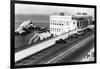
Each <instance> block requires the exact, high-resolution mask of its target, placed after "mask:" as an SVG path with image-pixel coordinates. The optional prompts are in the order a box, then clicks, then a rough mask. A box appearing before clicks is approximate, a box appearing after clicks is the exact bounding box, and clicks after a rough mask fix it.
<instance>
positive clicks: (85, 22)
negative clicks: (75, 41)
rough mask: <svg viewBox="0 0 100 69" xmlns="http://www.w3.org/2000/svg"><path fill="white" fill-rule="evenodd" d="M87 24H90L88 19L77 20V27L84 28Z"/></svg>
mask: <svg viewBox="0 0 100 69" xmlns="http://www.w3.org/2000/svg"><path fill="white" fill-rule="evenodd" d="M87 25H88V21H83V22H81V21H80V22H77V27H78V28H84V27H87Z"/></svg>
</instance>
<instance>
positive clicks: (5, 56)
mask: <svg viewBox="0 0 100 69" xmlns="http://www.w3.org/2000/svg"><path fill="white" fill-rule="evenodd" d="M33 1H42V2H57V3H73V4H88V5H97V13H98V15H97V23H98V24H97V29H98V30H97V35H98V38H97V40H98V41H97V52H98V53H97V56H98V58H97V64H84V65H68V66H53V67H41V68H40V67H38V68H29V69H99V68H100V66H99V65H100V43H99V42H100V27H99V26H100V0H33ZM0 24H1V25H0V31H1V33H0V47H1V48H0V69H10V68H9V65H10V0H1V1H0ZM26 69H28V68H26Z"/></svg>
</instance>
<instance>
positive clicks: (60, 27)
mask: <svg viewBox="0 0 100 69" xmlns="http://www.w3.org/2000/svg"><path fill="white" fill-rule="evenodd" d="M89 23H90V18H89V17H87V16H86V13H84V14H83V15H81V14H80V13H78V15H76V16H75V15H70V14H67V13H65V12H57V13H56V12H55V13H53V14H52V15H50V33H52V34H53V35H55V36H56V35H60V34H63V33H66V32H70V34H69V35H71V34H74V33H77V30H78V29H82V28H83V27H86V26H87V24H89Z"/></svg>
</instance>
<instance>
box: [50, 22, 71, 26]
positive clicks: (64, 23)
mask: <svg viewBox="0 0 100 69" xmlns="http://www.w3.org/2000/svg"><path fill="white" fill-rule="evenodd" d="M50 24H51V25H60V26H64V25H66V26H68V25H69V24H70V22H64V21H62V22H59V21H58V22H50Z"/></svg>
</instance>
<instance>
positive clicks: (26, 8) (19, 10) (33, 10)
mask: <svg viewBox="0 0 100 69" xmlns="http://www.w3.org/2000/svg"><path fill="white" fill-rule="evenodd" d="M53 12H67V13H70V14H76V13H77V12H85V13H87V15H92V16H94V8H80V7H67V6H66V7H64V6H49V5H32V4H31V5H30V4H15V14H52V13H53Z"/></svg>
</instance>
